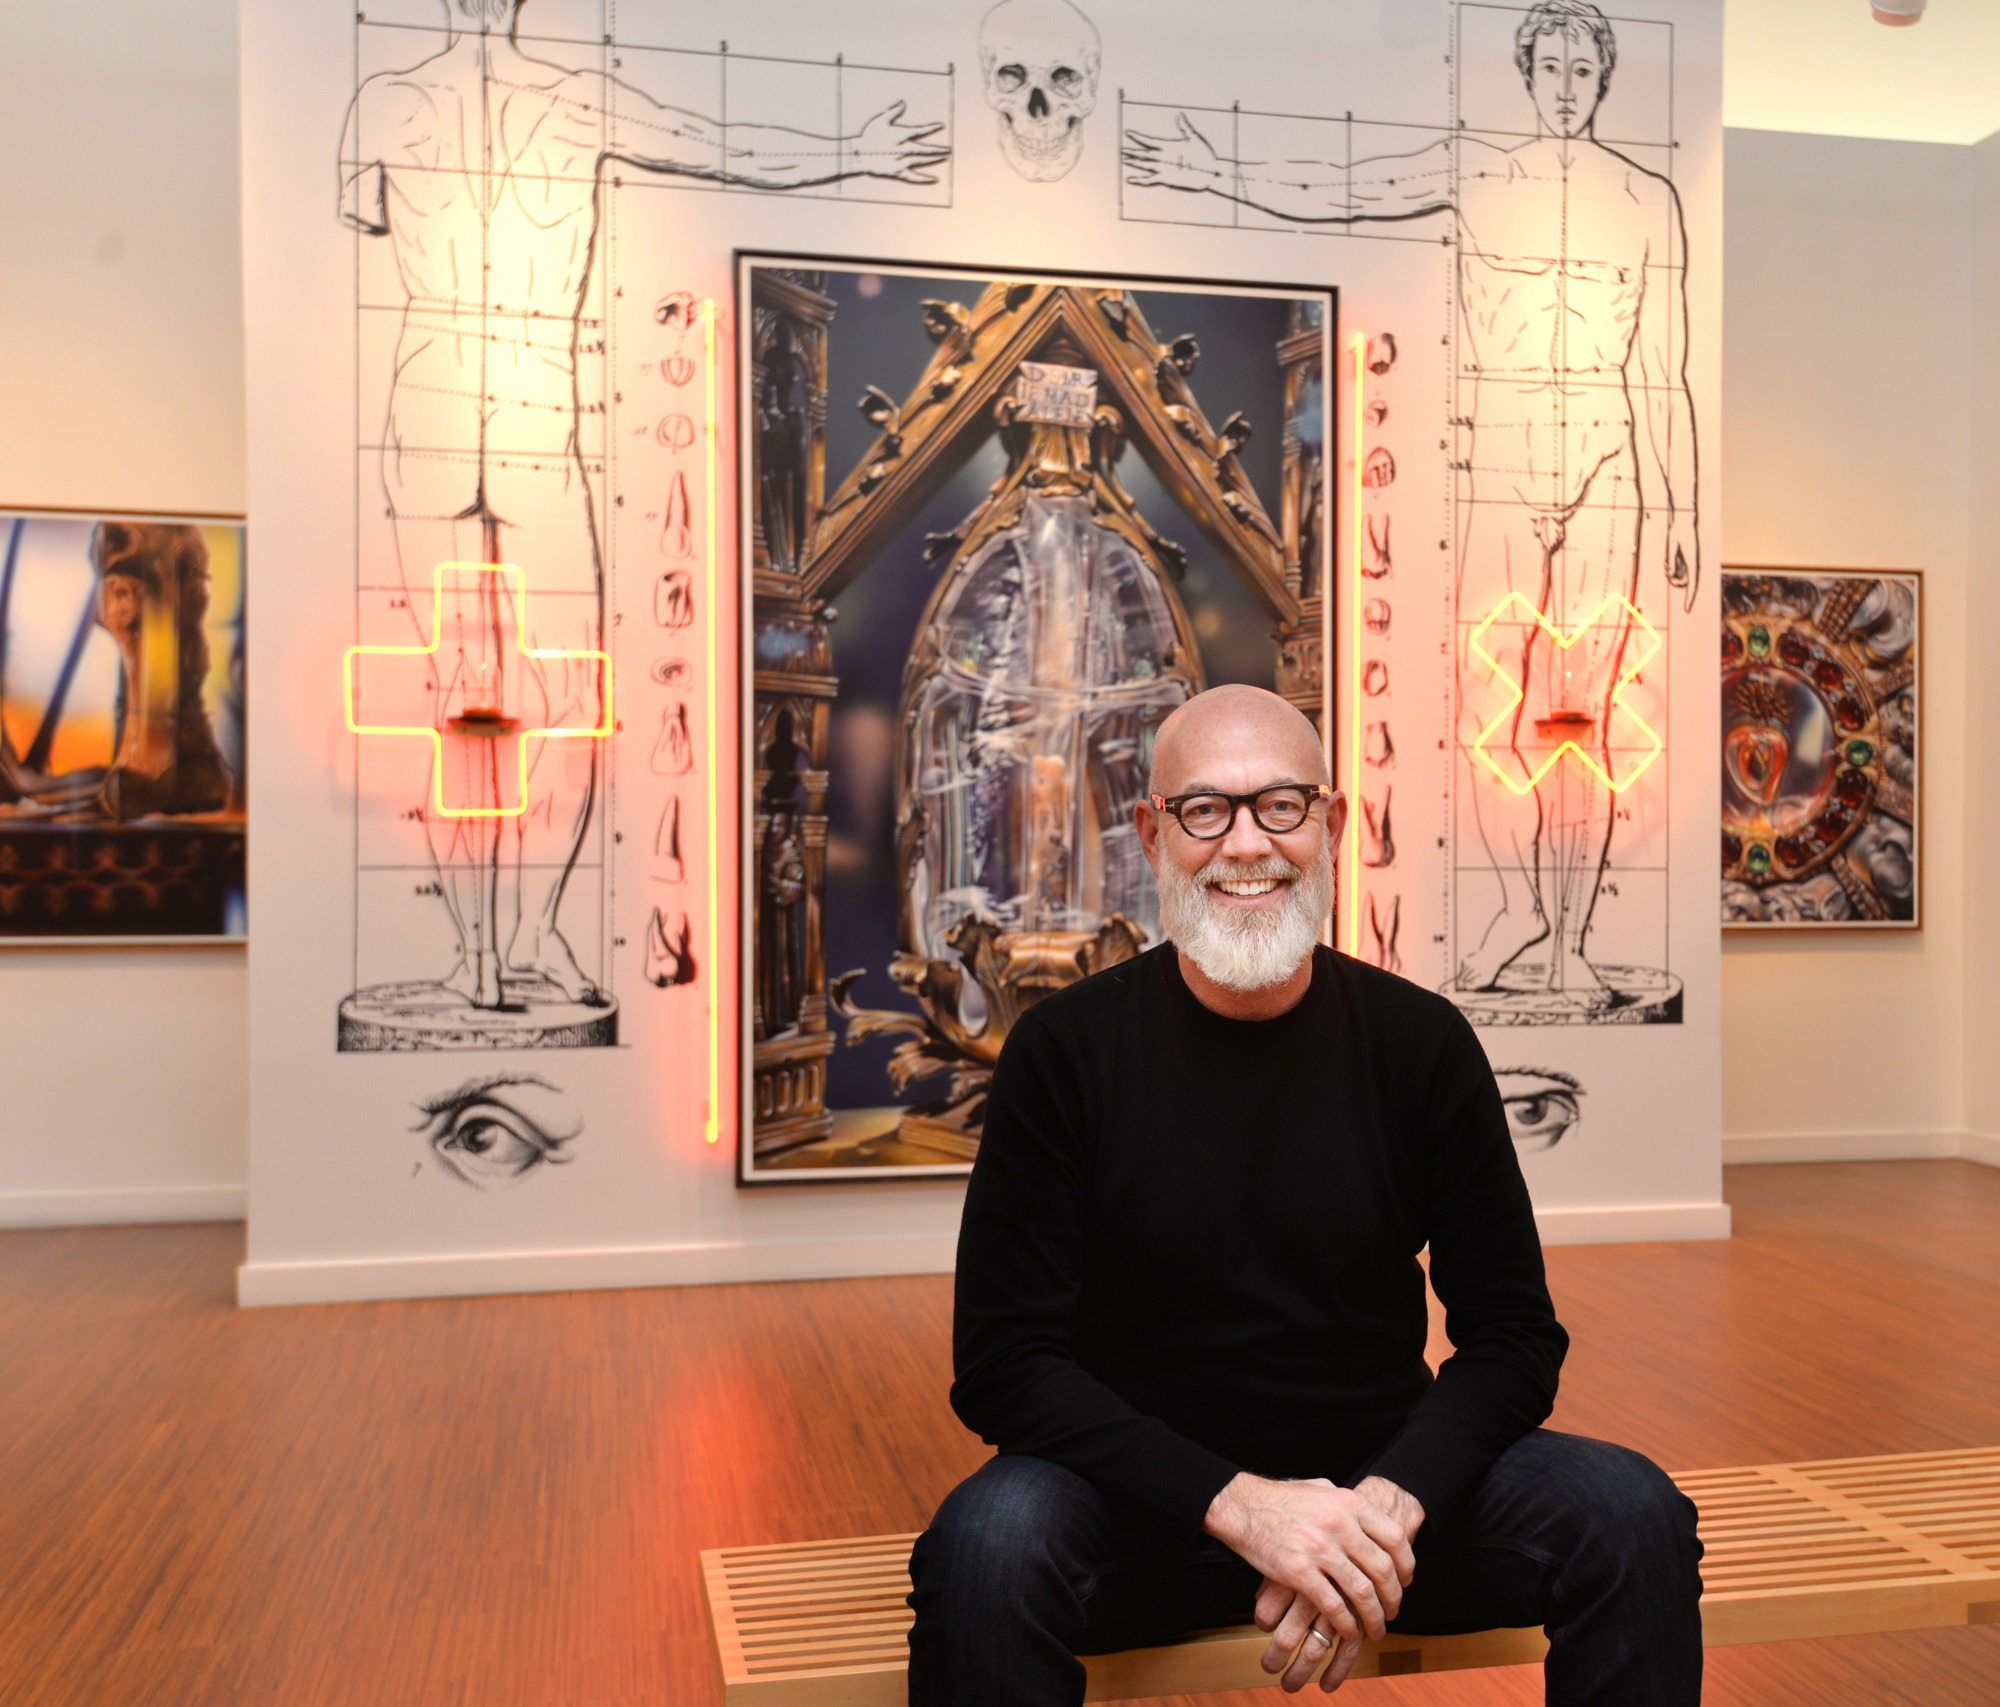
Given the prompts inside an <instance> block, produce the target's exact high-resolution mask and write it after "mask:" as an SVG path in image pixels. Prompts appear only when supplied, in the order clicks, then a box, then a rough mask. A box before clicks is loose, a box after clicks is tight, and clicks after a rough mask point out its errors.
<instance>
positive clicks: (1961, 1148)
mask: <svg viewBox="0 0 2000 1707" xmlns="http://www.w3.org/2000/svg"><path fill="white" fill-rule="evenodd" d="M1958 1153H1959V1154H1960V1155H1961V1156H1963V1157H1964V1158H1965V1159H1966V1160H1967V1161H1968V1162H1984V1163H1985V1164H1986V1166H1987V1167H1989V1168H2000V1138H1996V1137H1994V1136H1993V1134H1992V1133H1990V1132H1961V1133H1960V1134H1959V1135H1958Z"/></svg>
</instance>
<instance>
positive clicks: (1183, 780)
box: [1147, 682, 1333, 795]
mask: <svg viewBox="0 0 2000 1707" xmlns="http://www.w3.org/2000/svg"><path fill="white" fill-rule="evenodd" d="M1246 764H1247V765H1248V766H1249V768H1250V769H1251V770H1253V771H1254V772H1255V773H1256V776H1257V780H1255V781H1252V782H1245V781H1243V780H1242V777H1241V776H1240V775H1239V774H1238V773H1239V772H1240V771H1242V769H1243V768H1244V767H1245V765H1246ZM1332 780H1333V779H1332V777H1331V776H1330V775H1329V773H1328V771H1327V768H1326V753H1325V751H1324V750H1323V749H1322V748H1321V746H1320V744H1319V735H1318V732H1317V731H1315V730H1314V728H1313V726H1312V724H1311V722H1310V721H1309V720H1308V719H1307V717H1306V715H1305V713H1304V712H1302V711H1300V710H1299V708H1298V707H1297V706H1295V705H1293V704H1291V703H1290V702H1289V701H1287V700H1282V699H1280V698H1279V697H1278V696H1277V695H1276V694H1274V693H1270V692H1267V691H1266V690H1265V689H1263V688H1253V687H1248V686H1246V685H1244V684H1243V683H1240V682H1231V683H1229V684H1228V685H1226V686H1223V687H1217V688H1210V689H1209V690H1208V691H1207V692H1206V693H1198V694H1196V695H1195V696H1194V698H1193V699H1191V700H1189V701H1188V702H1187V703H1186V704H1185V705H1182V706H1181V707H1180V708H1179V709H1178V710H1176V711H1175V712H1174V713H1173V715H1172V716H1170V717H1169V718H1168V719H1167V720H1166V722H1164V723H1162V724H1161V725H1160V730H1159V733H1158V734H1157V735H1155V736H1154V737H1153V768H1152V771H1151V774H1150V777H1149V779H1148V784H1147V786H1148V787H1149V788H1150V789H1151V790H1152V792H1153V793H1155V794H1165V795H1173V794H1185V793H1187V792H1188V791H1189V790H1190V789H1195V788H1218V789H1224V790H1225V791H1226V792H1229V793H1232V794H1236V793H1242V792H1244V791H1245V790H1246V789H1249V788H1260V787H1263V786H1264V785H1265V784H1266V783H1270V782H1331V781H1332Z"/></svg>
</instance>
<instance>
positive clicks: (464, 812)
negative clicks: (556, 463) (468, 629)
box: [340, 563, 611, 818]
mask: <svg viewBox="0 0 2000 1707" xmlns="http://www.w3.org/2000/svg"><path fill="white" fill-rule="evenodd" d="M453 573H459V574H471V575H499V576H503V577H504V578H505V579H506V582H507V591H508V596H509V598H511V599H512V601H513V607H514V644H515V646H516V647H517V648H518V649H519V651H520V653H521V656H522V657H524V658H558V659H559V658H595V659H596V660H597V664H598V668H599V670H600V672H601V677H600V679H601V680H602V681H603V684H604V716H603V719H602V720H601V721H600V722H599V724H598V726H597V727H596V728H595V729H520V730H515V731H513V732H512V737H513V739H514V746H515V750H516V752H518V753H519V755H520V760H521V795H520V804H519V805H516V806H447V805H446V804H445V803H444V764H443V758H444V736H443V733H442V731H440V730H438V729H436V728H434V727H433V726H431V725H430V724H425V723H415V724H403V723H361V722H358V721H357V720H356V718H355V714H354V700H355V681H354V677H355V670H354V662H355V660H356V659H357V658H368V657H398V658H424V657H429V656H431V655H433V654H434V653H435V652H436V651H437V649H438V641H439V639H440V637H441V635H442V633H443V626H444V625H443V617H444V578H445V576H446V575H447V574H453ZM527 596H528V594H527V585H526V582H525V581H524V579H523V577H522V575H521V571H520V570H519V569H518V568H517V567H516V566H515V565H514V564H512V563H440V564H439V565H438V566H437V567H436V568H435V569H433V570H432V571H431V643H430V644H429V645H428V646H350V647H348V649H347V654H346V656H345V657H344V658H343V659H342V660H341V669H340V676H341V681H340V685H341V693H342V698H343V701H344V703H345V706H346V710H347V727H348V728H349V729H350V730H352V731H353V732H354V733H355V734H356V735H424V736H428V737H429V739H430V743H431V760H432V763H431V778H432V793H433V795H434V798H435V807H436V810H437V813H438V816H439V817H442V818H518V817H519V816H520V815H521V814H522V813H523V812H525V811H526V810H527V809H528V742H529V740H530V739H531V738H536V737H539V738H540V739H542V740H548V741H558V740H563V739H565V738H568V739H572V740H574V739H578V738H581V739H583V740H589V741H601V740H603V739H604V738H605V737H606V736H607V735H609V734H610V733H611V658H610V655H609V654H608V653H605V652H598V651H593V650H591V649H589V648H587V647H565V646H530V645H528V644H527V642H526V641H525V640H524V639H523V638H522V637H523V636H524V635H525V634H526V633H527V629H528V625H527Z"/></svg>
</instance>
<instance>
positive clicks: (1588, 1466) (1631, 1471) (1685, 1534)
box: [1571, 1439, 1701, 1591]
mask: <svg viewBox="0 0 2000 1707" xmlns="http://www.w3.org/2000/svg"><path fill="white" fill-rule="evenodd" d="M1573 1446H1574V1450H1573V1453H1572V1469H1571V1476H1572V1486H1573V1488H1574V1490H1575V1494H1576V1498H1577V1504H1578V1511H1577V1516H1578V1518H1579V1519H1580V1521H1581V1522H1582V1524H1583V1528H1584V1535H1585V1543H1586V1545H1587V1546H1590V1547H1592V1548H1593V1550H1596V1551H1599V1552H1602V1553H1604V1554H1607V1555H1609V1556H1612V1557H1616V1558H1619V1559H1622V1560H1623V1561H1625V1562H1627V1563H1629V1564H1635V1565H1642V1566H1643V1567H1644V1568H1645V1569H1647V1570H1648V1572H1649V1573H1652V1572H1657V1573H1660V1575H1661V1577H1662V1580H1663V1582H1671V1581H1673V1580H1675V1579H1676V1578H1681V1579H1684V1580H1685V1581H1687V1582H1689V1583H1692V1584H1693V1585H1695V1586H1696V1588H1697V1591H1698V1588H1699V1580H1700V1579H1699V1577H1698V1576H1697V1575H1696V1567H1697V1566H1698V1565H1699V1564H1700V1561H1701V1542H1700V1541H1699V1540H1698V1539H1697V1537H1696V1535H1695V1520H1696V1513H1695V1505H1694V1501H1692V1500H1691V1499H1689V1498H1688V1497H1687V1495H1686V1494H1684V1493H1682V1492H1681V1491H1680V1489H1679V1488H1677V1487H1676V1486H1674V1483H1673V1479H1672V1478H1671V1477H1670V1476H1668V1474H1667V1473H1666V1472H1665V1471H1664V1470H1662V1469H1661V1468H1660V1467H1659V1466H1658V1465H1657V1464H1655V1463H1654V1462H1653V1461H1652V1460H1651V1459H1650V1458H1648V1457H1646V1456H1645V1455H1644V1454H1643V1453H1639V1452H1634V1451H1632V1450H1631V1449H1630V1448H1628V1447H1623V1446H1614V1445H1612V1444H1610V1443H1609V1442H1608V1441H1602V1440H1581V1439H1579V1440H1576V1441H1575V1442H1574V1443H1573Z"/></svg>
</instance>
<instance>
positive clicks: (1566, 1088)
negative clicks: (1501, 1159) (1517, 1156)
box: [1493, 1067, 1584, 1151]
mask: <svg viewBox="0 0 2000 1707" xmlns="http://www.w3.org/2000/svg"><path fill="white" fill-rule="evenodd" d="M1493 1077H1494V1079H1495V1080H1496V1081H1497V1082H1498V1083H1499V1086H1500V1100H1501V1102H1502V1104H1503V1105H1504V1106H1505V1108H1506V1110H1507V1129H1508V1131H1509V1132H1510V1133H1512V1134H1513V1138H1514V1142H1515V1143H1516V1144H1518V1145H1520V1146H1521V1147H1522V1148H1523V1149H1526V1150H1531V1151H1533V1150H1553V1149H1554V1148H1555V1147H1556V1146H1557V1145H1558V1144H1560V1143H1561V1142H1562V1141H1563V1138H1564V1137H1565V1135H1567V1133H1568V1132H1569V1129H1570V1128H1571V1127H1572V1126H1574V1125H1575V1124H1576V1123H1577V1122H1578V1121H1579V1120H1581V1119H1582V1118H1583V1109H1582V1106H1581V1104H1580V1103H1579V1102H1578V1100H1577V1099H1578V1098H1580V1097H1581V1096H1583V1095H1584V1089H1583V1086H1582V1084H1580V1083H1579V1082H1578V1080H1577V1079H1576V1077H1575V1076H1574V1075H1573V1074H1570V1073H1564V1072H1560V1071H1558V1070H1557V1069H1556V1068H1553V1067H1502V1068H1499V1069H1497V1070H1496V1071H1495V1072H1494V1075H1493Z"/></svg>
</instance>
